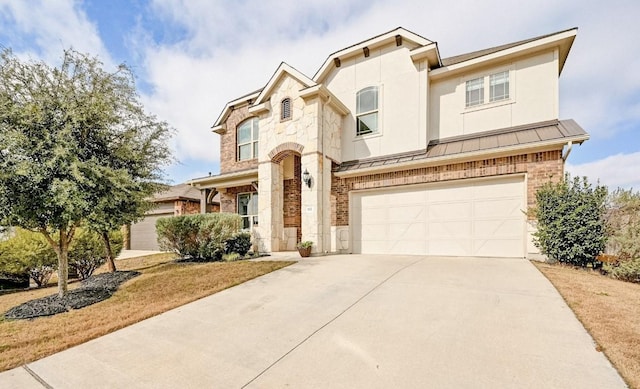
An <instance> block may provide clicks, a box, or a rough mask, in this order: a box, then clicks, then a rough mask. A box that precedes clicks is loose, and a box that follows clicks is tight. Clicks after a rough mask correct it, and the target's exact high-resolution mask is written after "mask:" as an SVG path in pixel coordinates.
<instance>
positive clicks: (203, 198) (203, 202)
mask: <svg viewBox="0 0 640 389" xmlns="http://www.w3.org/2000/svg"><path fill="white" fill-rule="evenodd" d="M209 193H211V189H200V213H207V198H209Z"/></svg>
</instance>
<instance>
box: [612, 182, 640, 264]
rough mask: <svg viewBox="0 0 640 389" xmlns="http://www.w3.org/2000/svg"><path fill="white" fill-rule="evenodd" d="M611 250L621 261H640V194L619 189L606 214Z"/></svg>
mask: <svg viewBox="0 0 640 389" xmlns="http://www.w3.org/2000/svg"><path fill="white" fill-rule="evenodd" d="M606 219H607V228H608V231H609V234H610V238H609V248H610V249H611V251H613V252H614V253H615V255H616V256H617V257H618V258H619V259H620V261H622V262H624V261H628V260H632V259H640V192H635V193H634V192H633V191H632V190H624V189H617V190H616V191H615V192H613V193H612V194H611V196H610V197H609V206H608V209H607V213H606Z"/></svg>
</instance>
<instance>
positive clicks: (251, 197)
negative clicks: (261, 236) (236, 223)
mask: <svg viewBox="0 0 640 389" xmlns="http://www.w3.org/2000/svg"><path fill="white" fill-rule="evenodd" d="M238 215H240V216H242V229H243V230H250V229H252V228H253V226H257V225H258V192H251V193H238Z"/></svg>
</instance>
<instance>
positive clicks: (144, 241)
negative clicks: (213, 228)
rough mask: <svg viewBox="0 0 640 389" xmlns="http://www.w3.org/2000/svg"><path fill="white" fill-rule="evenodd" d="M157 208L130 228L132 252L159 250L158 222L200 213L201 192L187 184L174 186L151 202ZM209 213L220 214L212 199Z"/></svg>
mask: <svg viewBox="0 0 640 389" xmlns="http://www.w3.org/2000/svg"><path fill="white" fill-rule="evenodd" d="M151 201H152V202H153V203H155V207H154V208H153V209H151V210H150V211H148V212H147V213H146V215H145V217H144V219H142V220H141V221H139V222H137V223H133V224H132V225H131V226H130V227H129V238H128V239H126V240H128V241H129V247H128V248H129V249H130V250H153V251H156V250H159V247H158V237H157V235H156V221H157V220H158V219H160V218H162V217H167V216H180V215H189V214H195V213H200V207H201V206H200V203H201V200H200V191H199V190H197V189H195V188H194V187H192V186H191V185H187V184H180V185H174V186H171V187H169V188H168V189H167V190H166V191H163V192H160V193H157V194H156V195H155V196H153V199H152V200H151ZM206 211H208V212H219V211H220V204H219V202H218V200H217V199H215V198H211V199H209V201H208V202H207V209H206Z"/></svg>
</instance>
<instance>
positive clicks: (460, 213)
mask: <svg viewBox="0 0 640 389" xmlns="http://www.w3.org/2000/svg"><path fill="white" fill-rule="evenodd" d="M471 215H472V207H471V204H470V203H468V202H450V203H435V204H433V203H431V204H429V213H428V216H427V217H428V218H429V219H430V220H438V219H447V220H450V219H468V218H470V217H471Z"/></svg>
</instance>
